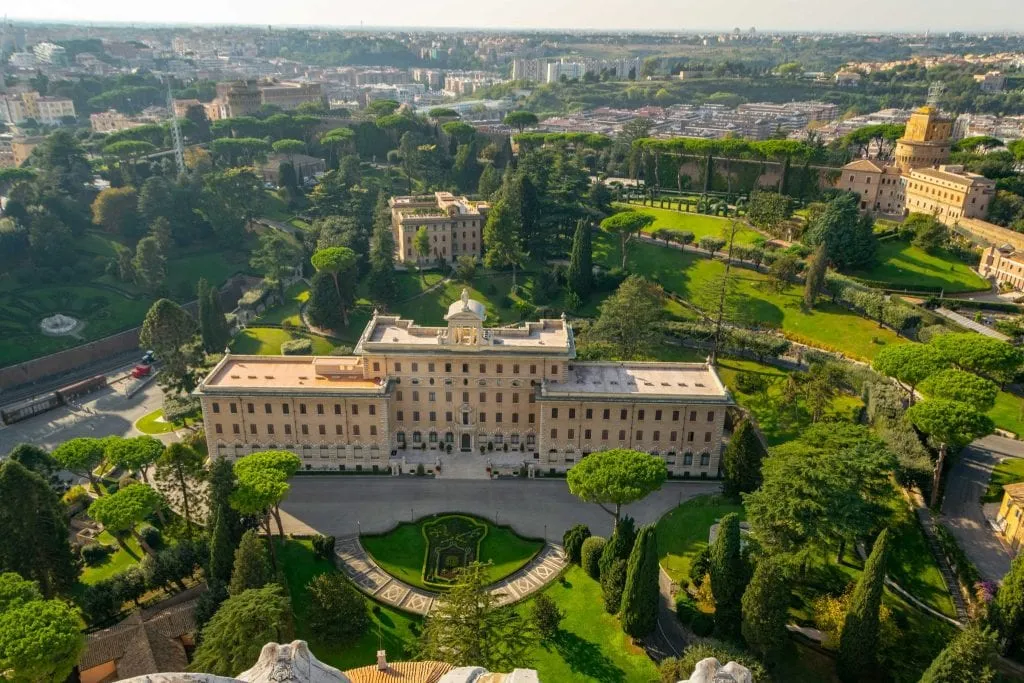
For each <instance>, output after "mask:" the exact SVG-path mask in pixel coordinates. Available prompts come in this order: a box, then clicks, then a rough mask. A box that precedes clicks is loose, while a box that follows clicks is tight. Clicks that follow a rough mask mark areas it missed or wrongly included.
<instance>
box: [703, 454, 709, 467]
mask: <svg viewBox="0 0 1024 683" xmlns="http://www.w3.org/2000/svg"><path fill="white" fill-rule="evenodd" d="M700 464H701V465H703V466H704V467H707V466H708V465H710V464H711V454H710V453H701V454H700Z"/></svg>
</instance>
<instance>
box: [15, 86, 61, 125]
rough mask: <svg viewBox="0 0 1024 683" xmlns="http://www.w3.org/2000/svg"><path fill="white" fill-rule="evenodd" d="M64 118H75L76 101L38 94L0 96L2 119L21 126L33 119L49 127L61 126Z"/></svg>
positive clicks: (28, 92)
mask: <svg viewBox="0 0 1024 683" xmlns="http://www.w3.org/2000/svg"><path fill="white" fill-rule="evenodd" d="M64 117H72V118H74V117H75V103H74V101H72V100H70V99H67V98H65V97H46V96H43V95H40V94H39V93H38V92H35V91H34V90H33V91H25V92H19V93H8V94H0V119H2V120H3V122H4V123H11V124H19V123H22V122H24V121H27V120H29V119H33V120H35V121H38V122H39V123H42V124H44V125H47V126H59V125H61V124H62V123H63V122H64Z"/></svg>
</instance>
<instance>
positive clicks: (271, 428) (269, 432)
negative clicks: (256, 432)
mask: <svg viewBox="0 0 1024 683" xmlns="http://www.w3.org/2000/svg"><path fill="white" fill-rule="evenodd" d="M273 433H274V425H267V434H271V435H272V434H273Z"/></svg>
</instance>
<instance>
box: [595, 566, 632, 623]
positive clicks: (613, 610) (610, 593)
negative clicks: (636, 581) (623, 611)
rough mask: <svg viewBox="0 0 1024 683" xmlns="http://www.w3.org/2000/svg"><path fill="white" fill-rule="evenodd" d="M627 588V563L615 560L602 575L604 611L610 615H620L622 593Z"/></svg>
mask: <svg viewBox="0 0 1024 683" xmlns="http://www.w3.org/2000/svg"><path fill="white" fill-rule="evenodd" d="M625 587H626V561H625V560H621V559H615V560H613V561H612V562H611V564H609V565H608V567H607V568H606V569H605V570H604V572H603V573H602V574H601V594H602V596H603V597H604V610H605V612H608V614H618V612H619V608H620V607H621V606H622V591H623V589H624V588H625Z"/></svg>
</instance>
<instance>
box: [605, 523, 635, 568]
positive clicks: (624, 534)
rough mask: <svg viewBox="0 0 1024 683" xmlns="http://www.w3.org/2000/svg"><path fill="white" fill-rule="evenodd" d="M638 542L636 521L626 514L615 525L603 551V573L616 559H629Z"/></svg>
mask: <svg viewBox="0 0 1024 683" xmlns="http://www.w3.org/2000/svg"><path fill="white" fill-rule="evenodd" d="M635 542H636V523H635V522H633V518H632V517H630V516H629V515H624V516H623V517H622V519H620V520H619V522H618V524H616V525H615V529H614V530H613V531H612V537H611V538H609V539H608V543H606V544H605V546H604V550H602V551H601V563H600V567H601V574H602V575H603V574H604V573H605V571H607V569H608V568H609V567H611V566H612V563H613V562H614V561H615V560H628V559H629V556H630V553H632V552H633V544H634V543H635Z"/></svg>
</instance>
